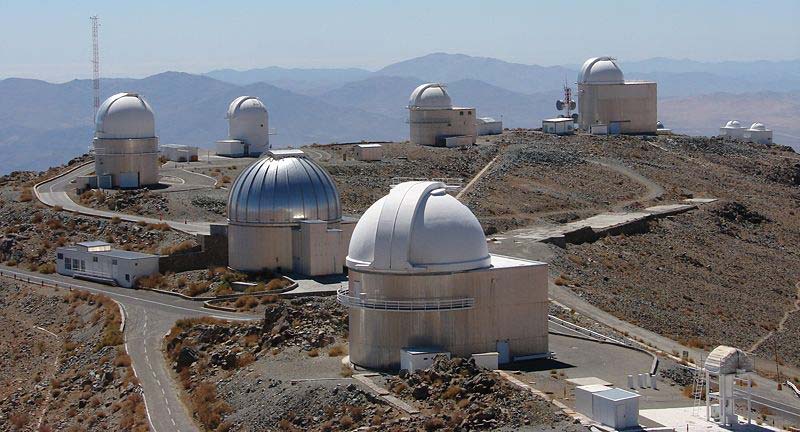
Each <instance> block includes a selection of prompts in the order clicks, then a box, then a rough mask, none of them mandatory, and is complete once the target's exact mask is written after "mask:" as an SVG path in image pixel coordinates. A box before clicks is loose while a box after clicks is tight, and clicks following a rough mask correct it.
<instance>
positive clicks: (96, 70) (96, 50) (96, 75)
mask: <svg viewBox="0 0 800 432" xmlns="http://www.w3.org/2000/svg"><path fill="white" fill-rule="evenodd" d="M89 19H90V20H91V21H92V89H93V91H94V112H93V115H92V118H93V119H94V116H95V115H97V110H98V109H99V108H100V44H99V42H98V28H99V27H100V23H99V22H98V20H99V19H100V18H99V17H98V16H97V15H94V16H92V17H89Z"/></svg>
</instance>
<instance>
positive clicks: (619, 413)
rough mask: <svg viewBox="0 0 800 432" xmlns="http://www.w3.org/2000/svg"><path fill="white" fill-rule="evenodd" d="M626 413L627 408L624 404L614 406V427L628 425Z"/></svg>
mask: <svg viewBox="0 0 800 432" xmlns="http://www.w3.org/2000/svg"><path fill="white" fill-rule="evenodd" d="M626 414H627V410H626V409H625V405H624V404H623V405H617V406H616V418H615V419H614V420H615V423H614V427H615V428H624V427H627V425H628V416H627V415H626Z"/></svg>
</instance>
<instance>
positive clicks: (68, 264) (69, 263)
mask: <svg viewBox="0 0 800 432" xmlns="http://www.w3.org/2000/svg"><path fill="white" fill-rule="evenodd" d="M64 268H65V269H67V270H72V260H71V259H69V258H67V259H66V260H64Z"/></svg>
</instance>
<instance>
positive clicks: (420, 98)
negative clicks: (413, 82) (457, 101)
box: [408, 83, 453, 109]
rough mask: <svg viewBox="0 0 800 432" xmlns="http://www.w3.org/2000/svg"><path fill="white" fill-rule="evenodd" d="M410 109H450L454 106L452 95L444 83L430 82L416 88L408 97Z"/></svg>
mask: <svg viewBox="0 0 800 432" xmlns="http://www.w3.org/2000/svg"><path fill="white" fill-rule="evenodd" d="M408 107H409V108H410V109H449V108H452V107H453V102H452V100H450V95H449V94H447V90H446V89H445V88H444V86H443V85H442V84H435V83H428V84H422V85H421V86H419V87H417V88H415V89H414V91H413V92H411V97H410V98H409V99H408Z"/></svg>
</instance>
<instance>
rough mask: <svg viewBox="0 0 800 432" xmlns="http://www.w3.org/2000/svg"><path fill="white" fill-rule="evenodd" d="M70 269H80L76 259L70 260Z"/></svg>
mask: <svg viewBox="0 0 800 432" xmlns="http://www.w3.org/2000/svg"><path fill="white" fill-rule="evenodd" d="M72 268H74V269H75V270H78V269H80V268H81V263H80V262H79V261H78V259H77V258H73V259H72Z"/></svg>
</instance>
